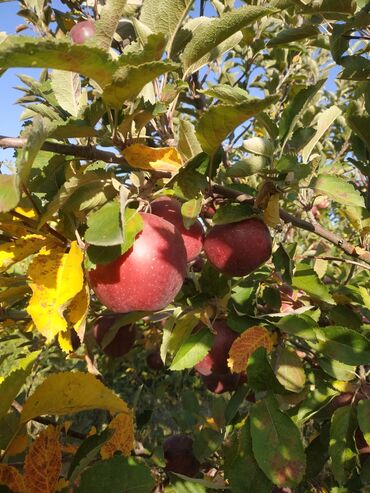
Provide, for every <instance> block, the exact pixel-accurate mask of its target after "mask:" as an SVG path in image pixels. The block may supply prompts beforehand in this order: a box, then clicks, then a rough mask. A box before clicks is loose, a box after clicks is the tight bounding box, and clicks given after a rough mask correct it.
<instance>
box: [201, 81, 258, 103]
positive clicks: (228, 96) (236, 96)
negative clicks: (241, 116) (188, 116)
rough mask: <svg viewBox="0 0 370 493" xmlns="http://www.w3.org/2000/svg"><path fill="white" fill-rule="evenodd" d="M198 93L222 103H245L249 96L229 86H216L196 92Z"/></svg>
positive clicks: (237, 88) (241, 90)
mask: <svg viewBox="0 0 370 493" xmlns="http://www.w3.org/2000/svg"><path fill="white" fill-rule="evenodd" d="M198 92H200V93H202V94H205V95H206V96H209V97H210V98H216V99H218V100H219V101H221V102H222V103H245V102H246V101H247V100H248V99H250V95H249V93H248V92H247V91H245V90H244V89H241V88H240V87H237V86H236V87H234V86H229V85H227V84H218V85H217V86H211V87H207V89H201V90H198Z"/></svg>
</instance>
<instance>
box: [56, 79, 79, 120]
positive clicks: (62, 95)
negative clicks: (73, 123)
mask: <svg viewBox="0 0 370 493" xmlns="http://www.w3.org/2000/svg"><path fill="white" fill-rule="evenodd" d="M51 87H52V88H53V91H54V95H55V97H56V99H57V101H58V103H59V105H60V106H61V108H63V109H64V110H65V111H68V113H69V114H70V115H72V116H76V117H77V116H78V113H79V109H80V108H79V104H80V97H81V80H80V76H79V74H75V73H73V72H67V71H65V70H53V72H52V73H51Z"/></svg>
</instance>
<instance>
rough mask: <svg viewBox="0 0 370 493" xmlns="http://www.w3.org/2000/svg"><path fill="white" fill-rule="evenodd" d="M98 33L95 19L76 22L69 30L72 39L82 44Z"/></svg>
mask: <svg viewBox="0 0 370 493" xmlns="http://www.w3.org/2000/svg"><path fill="white" fill-rule="evenodd" d="M95 33H96V27H95V24H94V22H93V21H82V22H78V23H77V24H75V25H74V26H73V27H72V29H71V30H70V32H69V35H70V36H71V38H72V41H73V42H74V43H76V44H79V45H82V44H84V43H85V42H86V41H87V40H88V39H90V38H93V37H94V36H95Z"/></svg>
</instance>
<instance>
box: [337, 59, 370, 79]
mask: <svg viewBox="0 0 370 493" xmlns="http://www.w3.org/2000/svg"><path fill="white" fill-rule="evenodd" d="M340 63H341V65H343V67H344V70H343V72H342V73H341V74H340V78H341V79H349V80H368V79H369V77H370V60H368V59H367V58H365V57H363V56H360V55H352V56H345V57H342V59H341V62H340Z"/></svg>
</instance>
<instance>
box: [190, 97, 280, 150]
mask: <svg viewBox="0 0 370 493" xmlns="http://www.w3.org/2000/svg"><path fill="white" fill-rule="evenodd" d="M274 101H276V96H267V97H266V98H265V99H257V98H251V99H250V100H249V101H246V102H244V103H237V104H218V105H216V106H211V108H209V110H208V111H206V112H205V113H204V114H203V115H202V116H201V117H200V119H199V120H198V124H197V127H196V133H197V138H198V140H199V142H200V145H201V146H202V148H203V150H204V152H206V153H207V154H209V155H212V154H213V153H214V152H215V151H216V150H217V149H218V147H219V146H220V145H221V143H222V141H223V140H225V139H226V137H227V136H228V135H229V134H230V133H231V132H232V131H233V130H234V129H235V128H236V127H237V126H238V125H240V124H241V123H243V122H244V121H245V120H248V119H249V118H251V117H252V116H255V115H257V114H258V113H259V112H261V111H262V110H264V109H265V108H267V107H268V106H270V105H271V104H272V103H273V102H274Z"/></svg>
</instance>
